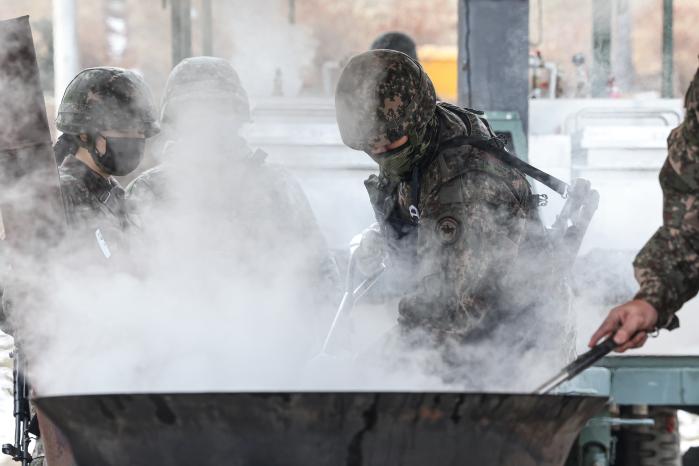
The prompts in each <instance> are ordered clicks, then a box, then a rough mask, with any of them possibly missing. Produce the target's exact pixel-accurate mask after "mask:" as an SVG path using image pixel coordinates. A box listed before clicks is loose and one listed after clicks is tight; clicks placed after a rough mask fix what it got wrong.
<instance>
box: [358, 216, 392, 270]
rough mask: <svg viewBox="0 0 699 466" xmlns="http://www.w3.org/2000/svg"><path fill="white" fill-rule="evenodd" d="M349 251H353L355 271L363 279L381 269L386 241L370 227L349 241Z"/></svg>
mask: <svg viewBox="0 0 699 466" xmlns="http://www.w3.org/2000/svg"><path fill="white" fill-rule="evenodd" d="M350 251H354V257H355V260H356V264H357V270H359V273H361V274H362V275H364V276H365V277H370V276H372V275H374V274H376V273H377V272H378V271H379V270H380V269H381V264H383V263H384V260H385V259H386V254H387V247H386V239H385V238H384V236H383V235H382V234H381V231H379V229H378V225H372V226H371V227H369V228H367V229H366V230H364V231H363V232H361V233H360V234H358V235H356V236H355V237H354V238H352V241H350Z"/></svg>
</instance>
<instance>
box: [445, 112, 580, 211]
mask: <svg viewBox="0 0 699 466" xmlns="http://www.w3.org/2000/svg"><path fill="white" fill-rule="evenodd" d="M439 105H441V106H443V107H445V108H446V109H447V110H449V111H451V112H452V113H454V114H456V115H457V116H458V117H459V118H460V119H461V120H462V121H463V122H464V124H465V125H466V129H467V130H468V132H469V135H468V136H457V137H455V138H452V139H449V140H447V141H444V143H443V145H442V148H452V147H459V146H464V145H470V146H474V147H477V148H478V149H481V150H484V151H486V152H488V153H490V154H493V155H494V156H496V157H497V158H498V159H499V160H500V161H501V162H503V163H505V164H507V165H509V166H511V167H514V168H516V169H517V170H519V171H521V172H522V173H524V174H525V175H528V176H530V177H532V178H533V179H535V180H537V181H539V182H540V183H542V184H544V185H546V186H548V187H549V188H551V189H553V190H554V191H556V192H557V193H558V194H560V195H561V197H563V198H566V197H567V196H568V189H569V186H568V183H566V182H564V181H562V180H560V179H558V178H556V177H555V176H553V175H549V174H548V173H546V172H544V171H542V170H539V169H538V168H536V167H533V166H532V165H529V164H528V163H527V162H525V161H524V160H522V159H520V158H519V157H517V156H516V155H515V154H513V153H511V152H510V151H509V150H507V147H505V142H504V141H503V140H502V138H500V137H498V136H496V135H495V133H494V132H493V130H492V129H491V127H490V123H489V122H488V120H486V119H485V118H484V117H483V116H482V115H483V112H480V111H477V110H471V109H467V108H461V107H457V106H456V105H452V104H449V103H445V102H440V104H439ZM474 117H476V118H478V119H479V120H480V121H481V122H482V123H484V124H485V125H486V126H487V127H488V130H489V133H490V134H489V135H488V136H485V135H484V134H475V133H474V132H473V131H471V129H472V126H473V123H472V122H471V119H472V118H474Z"/></svg>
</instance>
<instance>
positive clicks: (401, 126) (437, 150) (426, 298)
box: [336, 50, 571, 354]
mask: <svg viewBox="0 0 699 466" xmlns="http://www.w3.org/2000/svg"><path fill="white" fill-rule="evenodd" d="M336 107H337V119H338V125H339V127H340V131H341V134H342V137H343V141H344V142H345V144H347V145H348V146H350V147H351V148H353V149H358V150H364V151H365V152H367V153H368V154H369V155H370V156H371V157H372V158H373V159H374V160H376V161H377V162H378V163H379V167H380V173H379V175H378V176H376V175H372V176H370V177H369V179H368V180H366V182H365V184H366V187H367V190H368V192H369V197H370V200H371V203H372V205H373V207H374V211H375V214H376V218H377V220H378V222H379V224H380V225H381V229H382V232H383V234H384V236H385V238H386V240H387V243H388V246H389V247H388V250H389V259H391V262H394V263H395V262H396V261H395V260H393V258H394V257H395V256H396V255H400V256H403V257H416V260H417V264H416V267H417V270H416V273H414V275H415V276H416V278H417V281H416V283H414V284H410V285H409V288H412V290H411V291H410V292H409V293H408V294H407V295H406V296H404V297H403V298H402V299H401V301H400V303H399V313H400V317H399V322H400V323H401V324H402V327H403V328H404V329H413V328H421V329H428V330H429V331H430V333H431V334H433V335H436V336H437V337H438V339H439V340H443V339H444V338H446V337H451V338H449V340H451V341H461V342H466V341H468V342H476V341H479V340H480V339H482V338H490V337H492V336H493V335H494V334H496V333H497V332H498V331H500V330H499V329H503V328H507V329H509V330H510V332H511V333H510V334H509V337H508V336H507V335H508V334H505V338H508V340H510V341H513V340H514V338H512V337H513V336H514V333H513V331H517V329H518V327H519V330H521V331H524V330H523V329H524V328H527V327H528V328H529V329H532V330H533V329H534V328H536V329H537V332H530V334H529V335H521V336H517V338H516V340H518V341H519V342H520V343H522V345H523V346H522V347H529V346H530V345H532V344H534V342H535V340H537V339H539V338H540V336H543V335H546V336H547V337H546V338H551V345H552V349H553V348H557V349H558V352H559V353H561V354H563V353H565V352H564V351H560V348H561V347H566V346H570V344H571V342H570V341H568V342H566V341H565V338H566V337H565V336H564V335H566V333H565V331H564V329H565V327H566V325H567V323H568V320H569V319H568V317H569V316H568V314H567V313H566V311H565V309H564V308H557V309H555V311H552V310H551V307H550V306H545V305H544V300H545V301H546V302H553V303H556V304H555V306H560V305H561V303H562V302H563V303H564V302H565V299H564V298H563V299H562V300H557V297H562V296H564V295H565V293H564V292H563V290H562V285H560V286H559V285H547V282H548V283H552V284H554V283H559V284H560V283H561V281H560V280H552V281H550V280H551V279H552V278H554V276H555V271H554V270H552V269H549V270H547V269H546V267H545V266H543V265H542V262H541V260H540V258H541V255H542V254H550V253H551V251H550V249H549V248H550V244H549V242H548V241H547V236H546V231H545V228H544V227H543V225H542V223H541V220H540V219H539V216H538V211H537V203H536V198H535V197H534V196H533V195H532V191H531V189H530V186H529V184H528V182H527V180H526V178H525V177H524V176H523V175H522V173H520V172H519V171H518V170H516V169H515V168H513V167H511V166H509V165H507V164H505V163H504V162H502V161H501V160H500V159H499V158H498V157H496V156H494V155H493V154H491V153H489V152H487V151H485V150H482V149H479V148H476V147H474V146H473V145H468V144H464V143H462V142H459V141H457V138H459V137H463V136H470V137H474V138H481V139H489V138H491V137H493V136H494V135H493V133H492V131H491V130H490V128H489V126H488V123H487V121H486V120H485V119H484V118H482V117H481V116H480V114H479V113H478V112H475V111H470V110H467V109H461V108H458V107H455V106H451V105H449V104H445V103H436V100H435V94H434V88H433V86H432V83H431V82H430V80H429V78H428V77H427V75H426V74H425V73H424V71H423V70H422V68H421V67H420V65H419V64H418V63H417V62H415V61H413V60H411V59H409V58H408V57H407V56H406V55H404V54H402V53H398V52H393V51H386V50H377V51H371V52H365V53H363V54H361V55H358V56H356V57H354V58H353V59H352V60H351V61H350V62H349V64H348V65H347V67H346V68H345V70H344V71H343V74H342V76H341V78H340V81H339V83H338V87H337V93H336ZM403 135H407V136H408V143H407V144H405V145H404V146H401V147H400V148H398V149H394V150H391V151H389V152H387V153H385V154H378V155H376V154H372V153H371V152H372V151H371V149H370V148H371V146H372V145H374V144H378V145H379V146H382V145H387V144H389V143H390V142H393V141H396V140H398V139H400V138H401V137H402V136H403ZM401 159H404V160H401ZM406 161H407V162H406ZM402 263H403V264H404V263H405V261H403V262H402ZM544 294H546V296H545V297H544ZM555 313H558V315H556V314H555ZM532 323H533V325H532ZM494 332H495V333H494ZM535 333H538V335H536V334H535Z"/></svg>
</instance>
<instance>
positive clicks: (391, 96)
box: [335, 50, 437, 151]
mask: <svg viewBox="0 0 699 466" xmlns="http://www.w3.org/2000/svg"><path fill="white" fill-rule="evenodd" d="M436 103H437V98H436V96H435V90H434V86H433V85H432V81H431V80H430V78H429V77H428V76H427V73H425V71H424V70H423V69H422V67H421V66H420V64H418V63H417V62H416V61H415V60H413V59H411V58H410V57H409V56H407V55H406V54H404V53H401V52H396V51H393V50H371V51H369V52H364V53H362V54H359V55H356V56H354V57H352V59H351V60H350V61H349V63H348V64H347V66H346V67H345V69H344V70H342V74H341V75H340V79H339V81H338V83H337V90H336V92H335V111H336V117H337V124H338V126H339V128H340V134H341V135H342V141H343V142H344V143H345V144H346V145H347V146H349V147H351V148H353V149H356V150H364V151H367V150H368V149H369V148H371V147H373V146H375V145H388V144H390V143H391V142H394V141H397V140H398V139H400V138H401V137H403V136H406V135H407V136H408V137H409V138H410V139H411V140H414V139H416V137H415V135H416V134H418V133H419V132H420V131H421V130H423V129H424V128H425V126H426V125H427V124H428V122H430V121H431V120H432V118H433V116H434V113H435V108H436Z"/></svg>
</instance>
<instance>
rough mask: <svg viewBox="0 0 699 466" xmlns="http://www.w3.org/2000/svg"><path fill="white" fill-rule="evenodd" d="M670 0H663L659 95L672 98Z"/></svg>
mask: <svg viewBox="0 0 699 466" xmlns="http://www.w3.org/2000/svg"><path fill="white" fill-rule="evenodd" d="M672 22H673V19H672V0H663V83H662V89H661V92H660V95H661V96H662V97H664V98H667V99H670V98H672V95H673V93H672V55H673V41H672V29H673V27H672V26H673V25H672Z"/></svg>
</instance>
